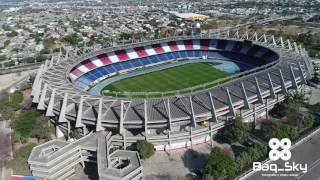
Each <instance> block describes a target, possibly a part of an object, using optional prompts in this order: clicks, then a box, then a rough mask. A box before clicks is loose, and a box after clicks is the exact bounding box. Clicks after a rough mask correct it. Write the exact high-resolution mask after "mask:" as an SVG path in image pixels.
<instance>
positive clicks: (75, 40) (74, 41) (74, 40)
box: [63, 33, 83, 45]
mask: <svg viewBox="0 0 320 180" xmlns="http://www.w3.org/2000/svg"><path fill="white" fill-rule="evenodd" d="M63 39H64V40H65V41H66V42H68V43H70V44H71V45H78V44H79V43H80V42H81V41H82V40H83V39H82V37H81V36H80V35H78V34H76V33H74V34H71V35H68V36H65V37H64V38H63Z"/></svg>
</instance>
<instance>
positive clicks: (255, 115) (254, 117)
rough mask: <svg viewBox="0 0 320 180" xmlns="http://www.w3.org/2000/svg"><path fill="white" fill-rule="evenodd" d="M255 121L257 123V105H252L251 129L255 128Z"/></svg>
mask: <svg viewBox="0 0 320 180" xmlns="http://www.w3.org/2000/svg"><path fill="white" fill-rule="evenodd" d="M256 121H257V104H256V103H254V104H253V127H252V128H253V129H254V128H255V127H256Z"/></svg>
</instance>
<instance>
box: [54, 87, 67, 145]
mask: <svg viewBox="0 0 320 180" xmlns="http://www.w3.org/2000/svg"><path fill="white" fill-rule="evenodd" d="M67 104H68V93H65V94H64V97H63V101H62V106H61V110H60V114H59V119H58V123H67V137H68V139H69V134H70V122H69V121H68V120H67V119H66V111H67ZM56 128H58V127H56Z"/></svg>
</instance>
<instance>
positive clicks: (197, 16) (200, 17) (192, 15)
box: [171, 12, 209, 21]
mask: <svg viewBox="0 0 320 180" xmlns="http://www.w3.org/2000/svg"><path fill="white" fill-rule="evenodd" d="M171 13H172V14H174V15H175V16H177V17H179V18H181V19H185V20H188V21H195V20H200V21H204V20H207V19H208V18H209V16H206V15H202V14H196V13H178V12H171Z"/></svg>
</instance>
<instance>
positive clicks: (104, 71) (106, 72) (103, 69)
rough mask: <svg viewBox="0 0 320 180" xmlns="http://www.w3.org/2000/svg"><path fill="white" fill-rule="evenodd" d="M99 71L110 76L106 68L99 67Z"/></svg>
mask: <svg viewBox="0 0 320 180" xmlns="http://www.w3.org/2000/svg"><path fill="white" fill-rule="evenodd" d="M98 69H99V71H100V73H101V74H103V75H107V74H109V72H108V70H107V69H106V68H105V67H104V66H102V67H99V68H98Z"/></svg>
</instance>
